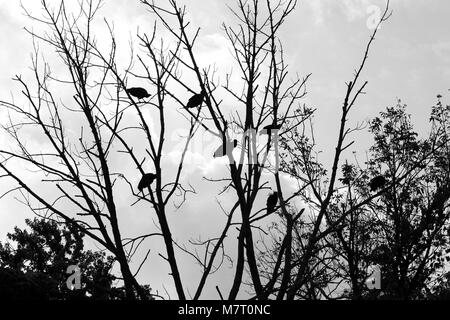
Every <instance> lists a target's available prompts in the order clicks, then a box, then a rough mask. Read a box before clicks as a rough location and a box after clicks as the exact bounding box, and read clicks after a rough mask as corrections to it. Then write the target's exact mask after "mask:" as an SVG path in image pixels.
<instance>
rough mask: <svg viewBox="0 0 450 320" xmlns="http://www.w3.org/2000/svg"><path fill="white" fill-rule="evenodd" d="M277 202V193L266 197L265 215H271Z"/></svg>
mask: <svg viewBox="0 0 450 320" xmlns="http://www.w3.org/2000/svg"><path fill="white" fill-rule="evenodd" d="M277 202H278V192H276V191H275V192H274V193H272V194H271V195H269V196H268V197H267V202H266V206H267V214H269V213H272V212H274V211H275V207H276V206H277Z"/></svg>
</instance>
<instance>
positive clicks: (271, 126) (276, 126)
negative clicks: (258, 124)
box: [259, 123, 281, 135]
mask: <svg viewBox="0 0 450 320" xmlns="http://www.w3.org/2000/svg"><path fill="white" fill-rule="evenodd" d="M280 129H281V124H276V123H272V124H269V125H267V126H265V127H264V128H262V130H261V131H260V132H259V134H260V135H262V134H270V133H271V131H272V130H280Z"/></svg>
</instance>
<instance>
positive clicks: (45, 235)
mask: <svg viewBox="0 0 450 320" xmlns="http://www.w3.org/2000/svg"><path fill="white" fill-rule="evenodd" d="M25 222H26V225H27V227H28V230H27V229H23V230H22V229H20V228H18V227H15V228H14V232H13V233H8V235H7V237H8V240H9V241H8V242H6V243H5V244H2V243H0V268H1V271H0V277H2V279H3V281H1V283H2V284H3V285H4V286H6V287H8V288H9V289H7V290H6V289H5V291H2V292H4V295H6V296H8V295H9V293H8V292H13V293H14V292H15V293H14V295H13V297H17V298H27V297H31V298H39V299H41V298H47V299H79V298H92V299H122V298H125V292H124V288H123V287H114V286H113V282H114V281H115V280H116V279H117V278H116V276H114V275H113V274H112V273H111V269H112V267H113V264H114V262H115V259H114V258H113V257H112V256H107V255H106V254H105V252H100V251H91V250H87V251H84V250H83V248H84V244H83V237H84V235H83V234H82V233H81V232H80V231H79V230H78V229H77V228H75V227H74V226H73V225H71V224H61V223H58V222H56V221H54V220H49V219H39V218H34V219H33V220H30V219H26V220H25ZM70 265H77V266H78V267H79V268H80V271H81V284H82V288H81V289H80V290H71V289H69V288H67V284H66V280H67V278H68V276H69V275H70V274H67V268H68V266H70ZM17 289H18V291H16V290H17ZM144 289H145V291H146V292H147V294H148V298H151V294H150V288H149V287H148V286H147V287H144ZM7 293H8V294H7Z"/></svg>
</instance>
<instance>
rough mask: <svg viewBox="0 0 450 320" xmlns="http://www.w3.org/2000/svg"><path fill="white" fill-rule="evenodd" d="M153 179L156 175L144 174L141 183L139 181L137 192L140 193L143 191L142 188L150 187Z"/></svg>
mask: <svg viewBox="0 0 450 320" xmlns="http://www.w3.org/2000/svg"><path fill="white" fill-rule="evenodd" d="M155 178H156V174H154V173H145V174H144V175H143V176H142V178H141V181H139V184H138V190H139V191H142V190H144V188H147V187H150V185H151V184H152V182H153V180H155Z"/></svg>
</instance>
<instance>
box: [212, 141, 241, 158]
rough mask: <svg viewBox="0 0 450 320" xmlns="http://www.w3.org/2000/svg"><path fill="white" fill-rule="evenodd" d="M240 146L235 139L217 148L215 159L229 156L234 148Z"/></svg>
mask: <svg viewBox="0 0 450 320" xmlns="http://www.w3.org/2000/svg"><path fill="white" fill-rule="evenodd" d="M237 144H238V141H237V140H236V139H234V140H233V141H231V142H226V143H223V144H222V145H221V146H220V147H219V148H217V150H216V151H215V152H214V155H213V157H214V158H220V157H223V156H226V155H228V154H229V153H231V152H232V151H233V149H234V148H236V146H237Z"/></svg>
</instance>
